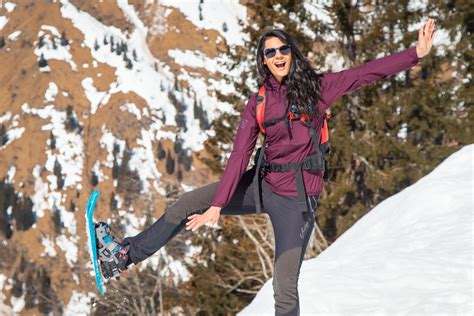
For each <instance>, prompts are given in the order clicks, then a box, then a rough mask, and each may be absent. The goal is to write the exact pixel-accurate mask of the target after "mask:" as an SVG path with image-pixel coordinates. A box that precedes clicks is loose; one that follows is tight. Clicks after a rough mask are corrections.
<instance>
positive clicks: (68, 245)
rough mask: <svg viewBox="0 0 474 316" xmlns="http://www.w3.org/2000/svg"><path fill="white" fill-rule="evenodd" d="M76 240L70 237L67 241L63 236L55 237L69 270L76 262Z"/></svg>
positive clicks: (77, 238) (76, 238)
mask: <svg viewBox="0 0 474 316" xmlns="http://www.w3.org/2000/svg"><path fill="white" fill-rule="evenodd" d="M65 225H66V224H65ZM78 240H79V237H78V236H76V237H70V238H69V239H68V238H67V237H66V236H65V235H60V236H58V237H56V244H57V245H58V247H59V248H60V249H61V250H62V251H63V253H64V256H65V257H66V261H67V263H68V265H69V266H70V267H71V268H72V267H74V264H75V263H76V262H77V253H78V249H77V245H76V244H77V241H78Z"/></svg>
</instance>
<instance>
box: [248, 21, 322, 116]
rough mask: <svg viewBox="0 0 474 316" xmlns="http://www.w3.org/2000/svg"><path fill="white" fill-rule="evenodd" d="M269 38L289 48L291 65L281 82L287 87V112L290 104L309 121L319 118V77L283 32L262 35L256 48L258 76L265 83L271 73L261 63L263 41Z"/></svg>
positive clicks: (278, 30)
mask: <svg viewBox="0 0 474 316" xmlns="http://www.w3.org/2000/svg"><path fill="white" fill-rule="evenodd" d="M270 37H277V38H279V39H280V40H281V41H282V42H284V43H285V44H288V45H290V46H291V54H292V59H291V65H290V71H289V73H288V76H286V77H285V78H284V79H283V80H285V83H286V84H287V86H288V92H287V95H286V101H287V104H286V106H287V111H288V110H289V106H290V104H291V105H293V104H295V105H296V107H297V109H298V111H299V112H301V113H302V114H304V115H307V116H308V117H309V118H310V119H311V120H312V119H313V118H314V117H315V116H320V115H322V113H319V111H318V108H317V104H318V101H319V98H320V89H321V75H320V74H318V73H316V71H315V70H314V68H313V67H312V66H311V63H310V62H309V60H308V59H307V58H305V57H304V56H303V54H302V53H301V51H300V49H299V48H298V46H297V44H296V41H295V40H294V39H293V38H292V37H291V36H290V35H289V34H288V33H286V32H285V31H284V30H281V29H273V30H270V31H268V32H266V33H265V34H263V35H262V36H261V37H260V39H259V41H258V46H257V69H258V73H259V75H260V76H261V77H262V79H263V80H264V81H266V80H267V79H268V78H269V77H270V75H271V72H270V70H269V69H268V67H267V65H265V64H264V63H263V59H264V55H263V50H264V48H265V41H266V40H267V39H268V38H270Z"/></svg>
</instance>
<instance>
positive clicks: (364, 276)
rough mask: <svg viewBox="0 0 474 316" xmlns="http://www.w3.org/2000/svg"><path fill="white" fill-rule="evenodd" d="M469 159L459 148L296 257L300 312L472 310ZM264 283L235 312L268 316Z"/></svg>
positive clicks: (268, 288)
mask: <svg viewBox="0 0 474 316" xmlns="http://www.w3.org/2000/svg"><path fill="white" fill-rule="evenodd" d="M473 161H474V145H469V146H465V147H464V148H462V149H461V150H459V151H458V152H456V153H454V154H453V155H451V156H450V157H448V158H447V159H446V160H445V161H443V162H442V163H441V164H440V165H439V166H438V167H437V168H436V169H435V170H433V171H432V172H431V173H430V174H428V175H427V176H425V177H423V178H422V179H420V180H419V181H418V182H416V183H415V184H413V185H411V186H409V187H407V188H406V189H404V190H402V191H401V192H399V193H398V194H396V195H394V196H392V197H390V198H388V199H386V200H385V201H383V202H382V203H380V204H379V205H377V206H376V207H375V208H374V209H372V210H371V211H370V212H369V213H367V214H366V215H365V216H364V217H362V218H361V219H360V220H359V221H358V222H357V223H356V224H354V225H353V226H352V227H351V228H350V229H349V230H347V231H346V232H345V233H344V234H343V235H342V236H340V237H339V239H338V240H336V241H335V242H334V243H333V244H332V245H331V246H330V247H329V248H328V249H326V250H325V251H324V252H323V253H322V254H320V255H319V256H318V257H316V258H314V259H310V260H306V261H304V262H303V264H302V267H301V273H300V279H299V286H298V289H299V294H300V309H301V315H313V314H314V315H473V312H474V305H473V302H474V300H473V285H472V284H473V283H472V282H473V270H474V265H473V257H472V240H473V235H472V234H473V226H474V222H473V210H474V200H473V181H474V180H473V167H474V165H473ZM271 282H272V279H270V280H268V281H267V283H265V285H264V286H263V287H262V289H261V290H260V291H259V292H258V294H257V296H256V297H255V299H254V300H253V301H252V303H251V304H250V305H249V306H247V307H246V308H245V309H244V310H243V311H242V312H241V313H239V315H270V314H273V304H274V302H273V289H272V285H271Z"/></svg>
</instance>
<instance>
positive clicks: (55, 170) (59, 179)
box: [53, 159, 64, 190]
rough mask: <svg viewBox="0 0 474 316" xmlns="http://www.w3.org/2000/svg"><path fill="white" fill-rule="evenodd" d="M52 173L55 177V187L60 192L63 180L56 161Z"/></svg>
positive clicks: (60, 169) (59, 166)
mask: <svg viewBox="0 0 474 316" xmlns="http://www.w3.org/2000/svg"><path fill="white" fill-rule="evenodd" d="M53 173H54V175H55V176H56V185H57V187H58V190H61V189H62V188H63V186H64V179H63V175H62V168H61V164H60V163H59V162H58V159H56V160H55V161H54V168H53Z"/></svg>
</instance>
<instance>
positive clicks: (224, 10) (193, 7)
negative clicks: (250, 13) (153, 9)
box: [160, 0, 249, 46]
mask: <svg viewBox="0 0 474 316" xmlns="http://www.w3.org/2000/svg"><path fill="white" fill-rule="evenodd" d="M160 5H163V6H172V7H175V8H178V9H179V10H180V11H181V12H182V13H183V14H184V15H185V16H186V18H187V19H188V20H190V21H191V22H192V23H193V24H194V25H196V26H197V27H199V28H201V29H214V30H217V31H218V32H219V33H220V34H221V35H222V36H223V37H224V38H225V40H226V41H227V44H228V45H229V46H232V45H241V46H242V45H243V44H244V40H249V39H248V36H247V35H246V34H244V33H243V31H242V28H241V27H240V25H239V20H242V22H244V23H246V21H247V8H246V7H245V6H244V5H242V4H240V2H239V1H238V0H206V1H204V3H202V4H201V8H202V17H203V20H202V21H201V20H200V19H199V6H200V4H199V1H194V0H182V1H173V0H162V1H160ZM224 22H225V24H226V26H227V32H224V30H223V25H224Z"/></svg>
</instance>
